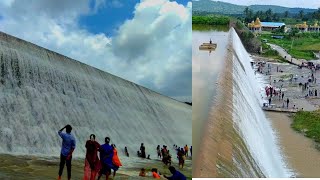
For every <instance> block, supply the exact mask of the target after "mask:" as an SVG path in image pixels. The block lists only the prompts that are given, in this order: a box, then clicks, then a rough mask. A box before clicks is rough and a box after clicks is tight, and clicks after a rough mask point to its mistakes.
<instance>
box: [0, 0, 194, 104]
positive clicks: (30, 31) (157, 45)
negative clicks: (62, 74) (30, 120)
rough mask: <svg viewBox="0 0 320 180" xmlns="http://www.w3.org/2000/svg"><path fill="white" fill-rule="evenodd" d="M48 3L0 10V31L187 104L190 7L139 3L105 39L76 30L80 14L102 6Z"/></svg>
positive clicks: (155, 0)
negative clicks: (91, 7)
mask: <svg viewBox="0 0 320 180" xmlns="http://www.w3.org/2000/svg"><path fill="white" fill-rule="evenodd" d="M48 1H49V0H45V1H44V2H42V3H40V4H36V3H29V4H28V3H25V4H18V3H17V2H12V4H11V6H10V7H9V6H1V5H0V10H1V12H2V15H3V16H4V18H3V19H2V20H1V21H0V30H1V31H3V32H6V33H8V34H11V35H14V36H17V37H19V38H22V39H25V40H27V41H30V42H33V43H35V44H38V45H40V46H43V47H45V48H48V49H51V50H54V51H56V52H59V53H61V54H64V55H66V56H69V57H71V58H74V59H77V60H80V61H81V62H84V63H86V64H89V65H91V66H94V67H97V68H99V69H102V70H104V71H107V72H109V73H112V74H115V75H117V76H120V77H122V78H125V79H128V80H130V81H133V82H135V83H138V84H140V85H143V86H146V87H148V88H150V89H153V90H155V91H158V92H160V93H163V94H165V95H168V96H171V97H178V96H179V97H180V98H182V97H183V98H184V99H183V100H191V89H192V88H191V84H192V82H191V81H192V72H191V67H192V66H191V43H192V39H191V38H192V32H191V3H188V5H187V6H186V7H185V6H183V5H179V4H177V3H176V2H170V1H169V0H144V1H142V2H141V3H138V4H137V5H136V7H135V11H134V17H133V19H130V20H127V21H125V22H124V23H123V24H122V25H121V26H120V27H119V29H118V31H117V34H116V35H115V36H114V37H106V35H105V34H92V33H90V32H88V31H86V30H85V29H81V28H80V27H79V26H78V25H77V17H78V16H79V15H80V14H85V13H94V11H96V10H97V9H99V8H100V7H101V6H104V5H105V2H104V1H102V0H98V1H96V2H95V7H94V9H91V10H90V9H89V7H88V0H80V1H79V2H78V1H77V3H70V2H69V1H63V0H59V3H60V4H55V5H54V6H53V7H50V6H49V5H50V2H48ZM32 2H33V1H32ZM72 2H74V1H72ZM47 3H48V4H47ZM22 7H27V8H28V9H29V11H28V13H26V12H25V11H24V10H23V8H22ZM68 8H69V10H68ZM37 9H43V10H39V11H38V12H37V11H36V10H37ZM17 10H20V12H18V13H14V12H17ZM29 12H30V13H29ZM33 12H34V13H33ZM23 13H25V14H24V15H23V16H22V14H23ZM55 14H56V15H55ZM185 97H187V98H188V99H185ZM180 100H182V99H180Z"/></svg>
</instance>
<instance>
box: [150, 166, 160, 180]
mask: <svg viewBox="0 0 320 180" xmlns="http://www.w3.org/2000/svg"><path fill="white" fill-rule="evenodd" d="M151 172H152V176H153V178H155V179H160V175H159V174H158V170H157V169H156V168H152V169H151Z"/></svg>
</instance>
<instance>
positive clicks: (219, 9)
mask: <svg viewBox="0 0 320 180" xmlns="http://www.w3.org/2000/svg"><path fill="white" fill-rule="evenodd" d="M246 7H249V9H251V10H253V11H254V12H256V11H267V10H268V9H271V10H272V12H273V13H284V12H285V11H288V12H289V13H290V14H298V13H299V11H300V10H303V12H304V13H312V12H314V11H316V10H317V9H308V8H288V7H283V6H276V5H250V6H243V5H236V4H231V3H226V2H221V1H213V0H198V1H194V0H193V1H192V11H193V13H195V12H208V13H214V14H226V15H232V14H243V11H244V9H245V8H246Z"/></svg>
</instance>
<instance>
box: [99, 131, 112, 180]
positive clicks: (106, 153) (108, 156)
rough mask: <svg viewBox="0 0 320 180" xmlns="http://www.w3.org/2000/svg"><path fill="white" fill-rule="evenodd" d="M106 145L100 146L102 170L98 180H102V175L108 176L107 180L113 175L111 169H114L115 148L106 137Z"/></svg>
mask: <svg viewBox="0 0 320 180" xmlns="http://www.w3.org/2000/svg"><path fill="white" fill-rule="evenodd" d="M104 141H105V144H103V145H101V146H100V150H99V151H100V161H101V165H102V168H101V170H100V172H99V176H98V180H99V179H100V178H101V176H102V174H105V175H106V179H108V178H109V176H110V174H111V168H113V163H112V158H113V148H112V147H111V146H110V144H109V143H110V138H109V137H106V138H105V139H104Z"/></svg>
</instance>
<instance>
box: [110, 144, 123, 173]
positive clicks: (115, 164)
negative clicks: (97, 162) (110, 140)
mask: <svg viewBox="0 0 320 180" xmlns="http://www.w3.org/2000/svg"><path fill="white" fill-rule="evenodd" d="M111 146H112V148H113V157H112V163H113V168H112V169H113V177H115V176H116V172H117V171H118V169H119V167H120V166H122V163H121V161H120V159H119V156H118V150H117V148H116V145H115V144H111Z"/></svg>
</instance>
